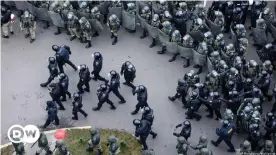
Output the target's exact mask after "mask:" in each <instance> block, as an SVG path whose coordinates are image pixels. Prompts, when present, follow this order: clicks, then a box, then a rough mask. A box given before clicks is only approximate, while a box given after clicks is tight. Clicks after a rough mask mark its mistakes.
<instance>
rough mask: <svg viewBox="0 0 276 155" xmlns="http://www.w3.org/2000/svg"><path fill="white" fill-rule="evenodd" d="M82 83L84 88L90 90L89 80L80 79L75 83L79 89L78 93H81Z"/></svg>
mask: <svg viewBox="0 0 276 155" xmlns="http://www.w3.org/2000/svg"><path fill="white" fill-rule="evenodd" d="M83 85H85V87H86V89H88V90H90V85H89V81H82V80H81V79H80V80H79V83H78V84H77V87H78V89H79V92H80V93H83V92H84V91H83V88H82V87H83Z"/></svg>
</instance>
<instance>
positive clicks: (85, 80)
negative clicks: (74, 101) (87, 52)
mask: <svg viewBox="0 0 276 155" xmlns="http://www.w3.org/2000/svg"><path fill="white" fill-rule="evenodd" d="M79 68H80V72H79V77H80V79H79V82H78V84H77V87H78V89H79V93H80V94H82V93H84V91H83V90H85V91H87V92H90V85H89V81H90V80H91V77H90V72H89V69H88V67H87V66H86V65H85V64H81V65H80V67H79ZM83 85H85V87H86V88H84V89H83V88H82V87H83Z"/></svg>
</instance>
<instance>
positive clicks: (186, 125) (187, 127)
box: [173, 120, 192, 141]
mask: <svg viewBox="0 0 276 155" xmlns="http://www.w3.org/2000/svg"><path fill="white" fill-rule="evenodd" d="M179 127H182V129H181V131H180V133H176V132H175V131H176V129H177V128H179ZM191 132H192V126H191V122H190V121H187V120H186V121H184V122H183V123H181V124H178V125H177V126H175V129H174V133H173V135H174V136H176V137H184V138H185V139H186V141H187V140H188V138H189V137H191Z"/></svg>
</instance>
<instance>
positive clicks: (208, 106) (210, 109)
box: [202, 102, 213, 116]
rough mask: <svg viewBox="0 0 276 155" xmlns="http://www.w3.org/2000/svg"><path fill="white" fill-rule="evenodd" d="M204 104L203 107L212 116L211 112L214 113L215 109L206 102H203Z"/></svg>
mask: <svg viewBox="0 0 276 155" xmlns="http://www.w3.org/2000/svg"><path fill="white" fill-rule="evenodd" d="M202 103H203V105H205V107H206V108H207V109H208V111H209V113H210V115H211V112H210V111H213V109H212V107H211V105H210V104H208V103H206V102H202ZM211 116H213V113H212V115H211Z"/></svg>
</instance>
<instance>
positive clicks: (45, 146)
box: [33, 132, 53, 155]
mask: <svg viewBox="0 0 276 155" xmlns="http://www.w3.org/2000/svg"><path fill="white" fill-rule="evenodd" d="M37 142H38V147H39V150H38V151H36V153H35V155H39V154H40V153H41V152H42V151H43V150H45V152H46V153H45V155H52V154H53V152H52V151H51V150H50V147H49V143H48V139H47V136H46V135H45V133H43V132H41V133H40V135H39V139H38V140H37ZM35 143H36V142H35ZM33 145H34V144H33Z"/></svg>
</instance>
